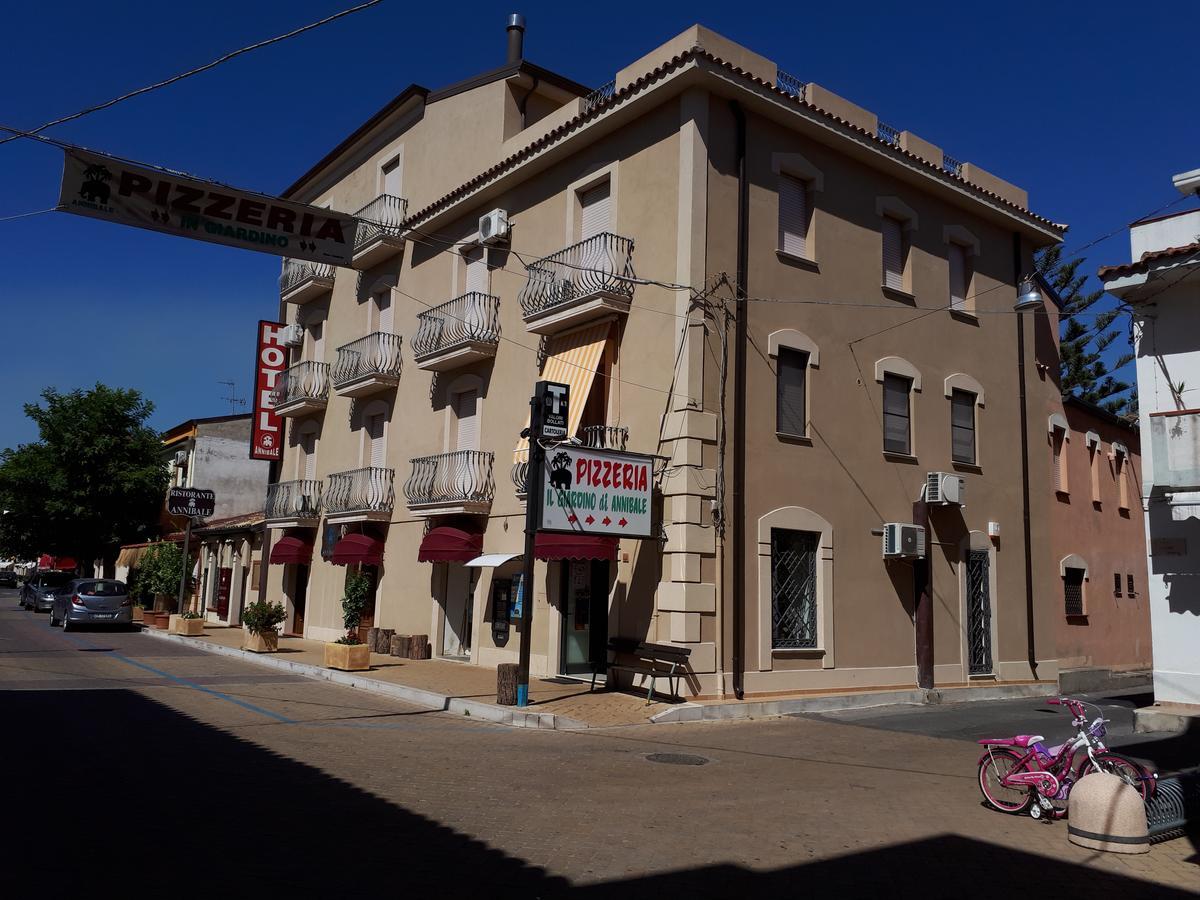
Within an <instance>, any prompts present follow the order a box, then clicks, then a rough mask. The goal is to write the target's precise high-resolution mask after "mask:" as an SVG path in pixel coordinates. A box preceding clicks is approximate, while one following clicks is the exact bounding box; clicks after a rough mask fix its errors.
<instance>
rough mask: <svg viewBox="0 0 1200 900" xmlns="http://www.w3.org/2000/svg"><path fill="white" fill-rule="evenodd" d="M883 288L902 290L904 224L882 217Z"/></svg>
mask: <svg viewBox="0 0 1200 900" xmlns="http://www.w3.org/2000/svg"><path fill="white" fill-rule="evenodd" d="M883 286H884V287H888V288H892V289H893V290H897V291H902V290H904V224H903V223H902V222H901V221H900V220H899V219H893V218H892V217H891V216H884V217H883Z"/></svg>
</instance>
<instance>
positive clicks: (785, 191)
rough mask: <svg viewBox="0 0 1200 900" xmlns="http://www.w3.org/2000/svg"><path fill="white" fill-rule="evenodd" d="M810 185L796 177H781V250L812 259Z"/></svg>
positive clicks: (801, 257) (790, 254) (789, 254)
mask: <svg viewBox="0 0 1200 900" xmlns="http://www.w3.org/2000/svg"><path fill="white" fill-rule="evenodd" d="M809 213H810V210H809V192H808V183H807V182H805V181H803V180H802V179H800V178H797V177H796V176H794V175H784V174H781V175H780V176H779V250H780V251H781V252H783V253H786V254H787V255H788V256H794V257H797V258H798V259H811V256H810V250H809V245H808V221H809Z"/></svg>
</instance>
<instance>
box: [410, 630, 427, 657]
mask: <svg viewBox="0 0 1200 900" xmlns="http://www.w3.org/2000/svg"><path fill="white" fill-rule="evenodd" d="M429 655H430V654H429V635H427V634H414V635H412V636H411V637H410V638H409V645H408V658H409V659H429Z"/></svg>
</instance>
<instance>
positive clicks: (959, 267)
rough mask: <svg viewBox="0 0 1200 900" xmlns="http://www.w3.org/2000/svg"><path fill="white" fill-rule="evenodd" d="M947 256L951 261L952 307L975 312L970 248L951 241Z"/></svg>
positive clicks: (954, 309) (955, 310)
mask: <svg viewBox="0 0 1200 900" xmlns="http://www.w3.org/2000/svg"><path fill="white" fill-rule="evenodd" d="M947 256H948V257H949V262H950V309H951V310H953V311H954V312H974V309H975V298H974V297H972V296H971V255H970V250H969V249H968V248H967V247H964V246H963V245H962V244H954V243H951V244H950V245H949V247H948V248H947Z"/></svg>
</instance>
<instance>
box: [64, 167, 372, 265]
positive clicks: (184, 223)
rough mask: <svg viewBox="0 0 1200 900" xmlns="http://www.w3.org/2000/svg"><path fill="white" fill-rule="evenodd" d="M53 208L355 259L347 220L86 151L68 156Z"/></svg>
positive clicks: (320, 257) (330, 258)
mask: <svg viewBox="0 0 1200 900" xmlns="http://www.w3.org/2000/svg"><path fill="white" fill-rule="evenodd" d="M58 204H59V208H60V209H62V210H63V211H65V212H71V213H75V214H76V215H80V216H89V217H91V218H93V219H105V220H107V221H109V222H116V223H118V224H120V225H134V226H136V227H138V228H148V229H150V230H151V231H161V232H163V233H164V234H174V235H178V236H179V237H187V238H193V239H195V240H199V241H209V242H211V243H214V244H226V245H228V246H230V247H241V248H242V249H243V250H258V251H260V252H262V253H273V254H275V255H276V256H290V257H295V258H296V259H309V260H313V261H314V262H323V263H330V264H331V265H339V266H349V265H350V263H351V261H352V258H353V250H354V246H353V245H354V231H355V224H356V221H357V220H356V219H355V218H354V217H353V216H348V215H345V214H344V213H338V212H333V211H332V210H328V209H319V208H317V207H315V206H307V205H305V204H303V203H292V202H290V201H288V200H280V199H278V198H276V197H268V196H266V195H264V194H255V193H251V192H249V191H239V190H237V189H235V188H230V187H226V186H225V185H223V184H216V183H213V182H208V181H200V180H198V179H195V178H189V177H188V176H186V175H177V174H175V173H172V172H164V171H161V170H157V169H148V168H144V167H142V166H136V165H133V164H131V163H127V162H124V161H122V160H119V159H114V158H113V157H111V156H102V155H100V154H98V153H89V152H87V151H84V150H67V151H66V158H65V161H64V164H63V180H62V191H61V193H60V196H59V199H58Z"/></svg>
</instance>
